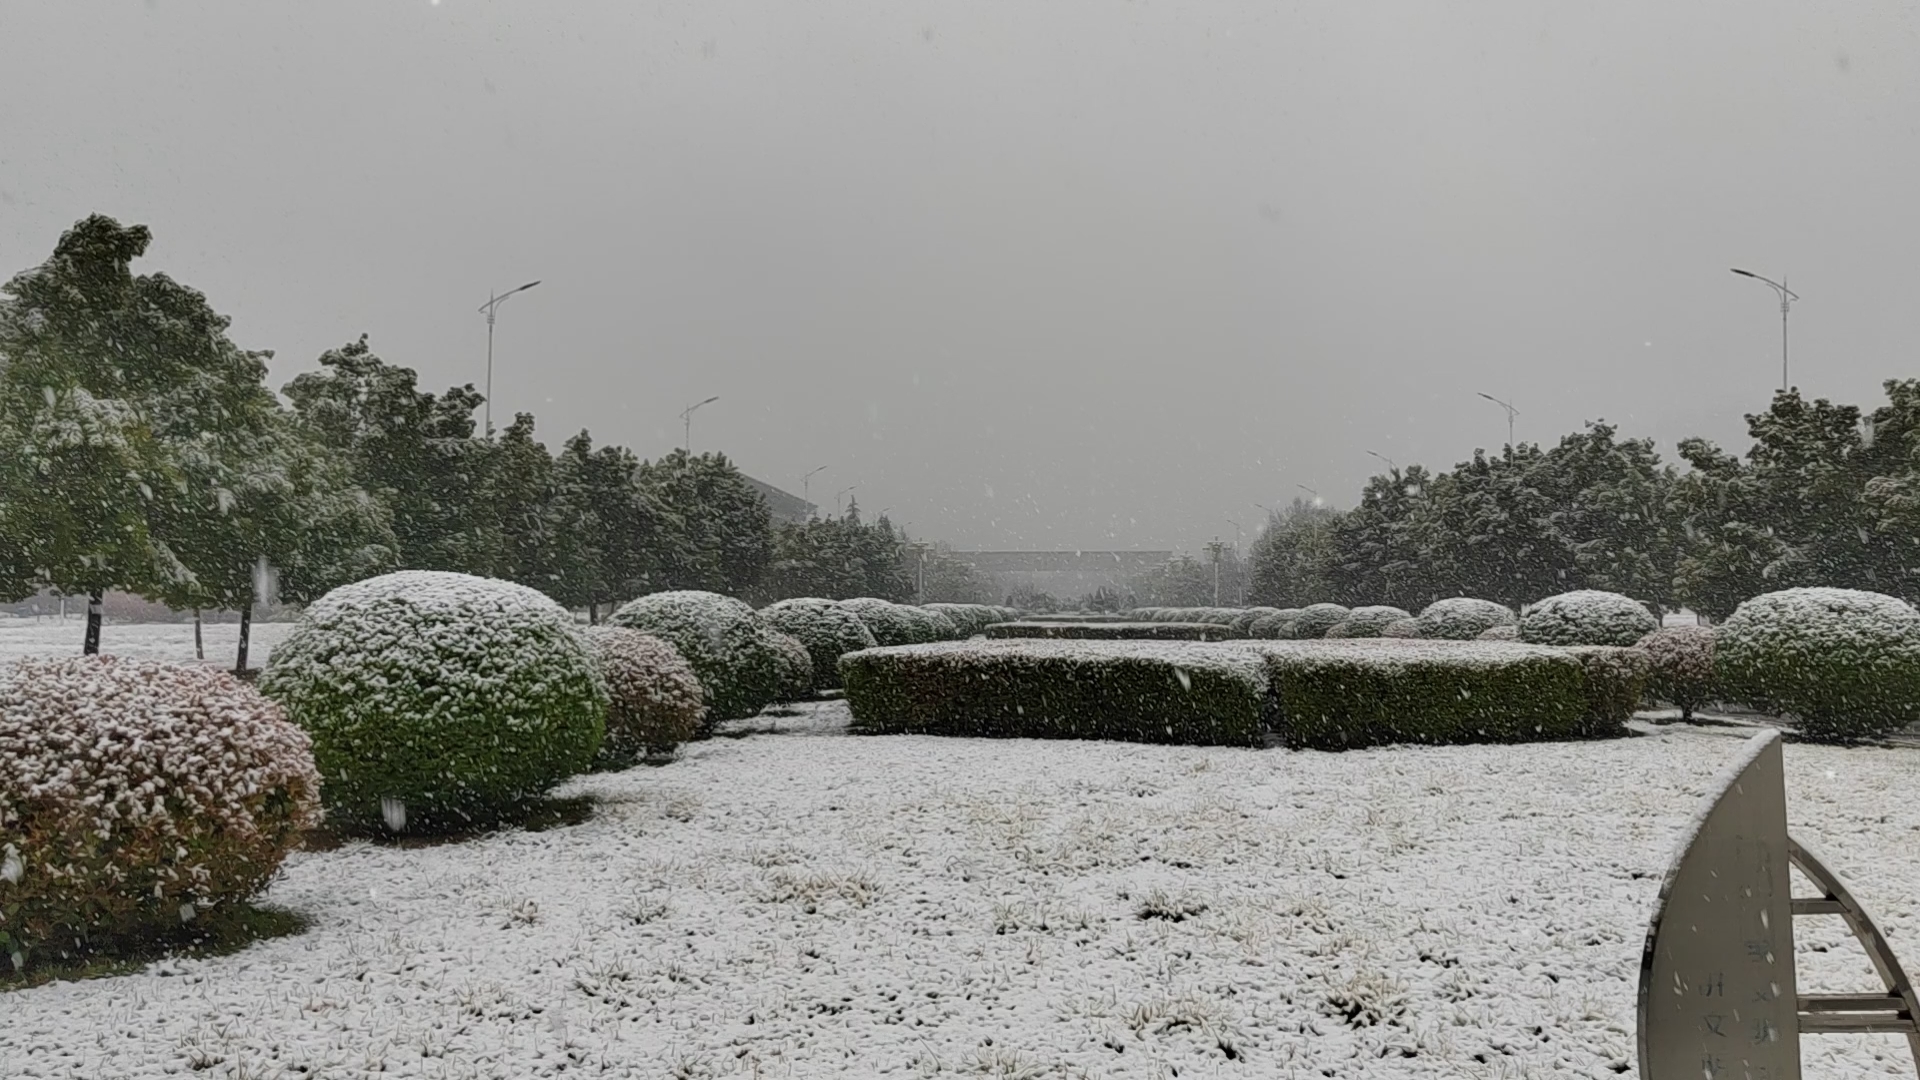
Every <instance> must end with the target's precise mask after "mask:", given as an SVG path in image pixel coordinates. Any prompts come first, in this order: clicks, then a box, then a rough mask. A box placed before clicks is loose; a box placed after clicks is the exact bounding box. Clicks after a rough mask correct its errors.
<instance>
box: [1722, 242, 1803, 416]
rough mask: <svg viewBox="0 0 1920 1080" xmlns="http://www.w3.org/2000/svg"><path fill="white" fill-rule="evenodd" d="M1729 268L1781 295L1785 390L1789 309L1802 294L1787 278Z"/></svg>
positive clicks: (1782, 380)
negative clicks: (1767, 276) (1795, 290)
mask: <svg viewBox="0 0 1920 1080" xmlns="http://www.w3.org/2000/svg"><path fill="white" fill-rule="evenodd" d="M1729 269H1731V270H1732V271H1733V272H1734V273H1736V274H1739V275H1740V276H1741V277H1750V278H1752V279H1753V280H1755V281H1758V282H1761V283H1762V284H1764V285H1766V286H1767V287H1768V288H1770V289H1772V290H1773V291H1774V292H1775V293H1778V294H1779V296H1780V389H1781V390H1785V389H1786V388H1787V309H1788V307H1790V306H1791V305H1792V304H1793V302H1794V301H1795V300H1798V299H1800V294H1799V293H1797V292H1794V291H1793V290H1792V289H1789V288H1787V280H1786V279H1785V278H1781V279H1780V280H1779V281H1774V280H1773V279H1771V278H1763V277H1761V276H1760V275H1759V274H1756V273H1754V272H1753V271H1751V270H1742V269H1740V268H1738V267H1729Z"/></svg>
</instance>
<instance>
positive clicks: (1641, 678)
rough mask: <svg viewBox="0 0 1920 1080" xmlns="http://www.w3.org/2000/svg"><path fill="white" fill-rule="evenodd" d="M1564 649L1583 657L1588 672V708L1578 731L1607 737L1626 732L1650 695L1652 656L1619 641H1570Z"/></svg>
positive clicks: (1582, 664) (1573, 655)
mask: <svg viewBox="0 0 1920 1080" xmlns="http://www.w3.org/2000/svg"><path fill="white" fill-rule="evenodd" d="M1562 651H1563V652H1565V653H1567V654H1568V655H1570V656H1572V657H1573V658H1574V659H1576V660H1578V661H1580V666H1581V667H1582V668H1583V669H1585V671H1586V676H1587V711H1586V714H1585V716H1584V717H1582V720H1581V725H1580V731H1579V734H1580V735H1582V736H1585V737H1587V738H1607V737H1609V736H1614V735H1624V734H1626V724H1627V721H1628V720H1631V719H1633V712H1634V710H1635V709H1638V708H1639V707H1640V702H1641V701H1642V700H1644V699H1645V698H1646V696H1647V678H1648V676H1649V675H1650V674H1651V673H1652V669H1653V658H1652V657H1650V656H1648V655H1647V654H1646V653H1644V652H1642V651H1641V650H1640V649H1638V648H1631V647H1625V646H1620V645H1570V646H1566V647H1564V648H1563V649H1562Z"/></svg>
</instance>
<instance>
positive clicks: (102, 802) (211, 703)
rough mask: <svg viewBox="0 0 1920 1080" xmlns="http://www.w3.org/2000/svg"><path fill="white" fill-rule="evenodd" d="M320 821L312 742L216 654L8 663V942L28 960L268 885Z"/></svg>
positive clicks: (4, 919) (188, 917) (0, 920)
mask: <svg viewBox="0 0 1920 1080" xmlns="http://www.w3.org/2000/svg"><path fill="white" fill-rule="evenodd" d="M319 822H320V775H319V773H318V772H317V771H316V770H315V768H314V761H313V751H312V744H311V742H309V740H308V738H307V735H306V733H305V732H303V731H301V730H300V729H299V728H298V727H296V726H295V725H294V724H292V723H291V722H289V721H288V720H287V718H286V717H285V715H284V714H282V713H281V711H280V707H279V706H277V705H275V704H274V703H273V702H271V701H269V700H267V699H266V698H265V697H263V696H261V695H260V693H259V692H258V691H256V690H254V689H253V688H252V687H250V686H248V685H246V684H245V683H243V682H241V681H240V680H238V679H236V678H234V677H233V676H232V675H229V674H227V673H225V672H222V671H216V670H214V669H212V668H207V667H189V666H185V665H176V664H163V663H157V662H154V661H149V660H131V659H126V658H122V657H115V656H82V657H66V658H59V659H31V660H22V661H19V662H17V663H14V664H11V665H7V666H5V667H0V956H5V957H7V958H8V959H10V960H11V961H12V963H13V965H14V966H15V967H16V968H18V967H23V966H25V964H27V963H28V962H29V960H30V959H33V958H38V957H59V956H63V955H65V956H73V955H78V954H81V953H85V952H88V951H91V950H93V949H94V948H96V947H99V946H101V945H104V944H110V943H111V942H112V940H114V939H117V938H124V937H126V936H128V935H131V934H134V933H139V932H143V931H150V930H153V929H156V928H162V927H178V926H180V925H181V924H182V923H185V922H191V921H193V919H194V918H195V917H196V915H197V914H198V913H200V912H202V911H205V910H207V909H209V908H212V907H213V906H215V905H218V904H228V903H235V902H238V901H243V900H245V899H247V898H248V897H251V896H254V895H256V894H258V893H259V892H260V891H261V890H262V889H263V888H265V886H266V885H267V883H268V881H269V880H271V879H272V877H273V875H274V873H275V872H276V871H277V870H278V869H279V868H280V863H281V860H282V859H284V858H285V857H286V855H287V853H288V852H289V851H291V850H292V849H293V847H294V846H295V845H296V844H297V843H298V842H299V838H300V833H301V832H302V830H305V829H309V828H313V827H315V826H317V825H318V824H319Z"/></svg>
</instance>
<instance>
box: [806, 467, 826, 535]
mask: <svg viewBox="0 0 1920 1080" xmlns="http://www.w3.org/2000/svg"><path fill="white" fill-rule="evenodd" d="M825 468H826V466H825V465H822V466H820V468H819V469H813V470H810V471H808V473H807V474H806V475H805V476H802V477H801V478H800V501H801V502H803V503H806V504H807V520H808V521H812V520H813V497H812V496H811V495H810V494H808V493H809V492H810V491H812V490H813V474H814V473H817V472H819V471H821V469H825Z"/></svg>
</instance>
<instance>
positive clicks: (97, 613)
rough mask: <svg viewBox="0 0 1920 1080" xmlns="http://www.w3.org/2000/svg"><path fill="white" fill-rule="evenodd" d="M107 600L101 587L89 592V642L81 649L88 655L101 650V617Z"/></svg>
mask: <svg viewBox="0 0 1920 1080" xmlns="http://www.w3.org/2000/svg"><path fill="white" fill-rule="evenodd" d="M106 602H107V598H106V596H105V595H103V594H102V592H101V590H99V589H95V590H93V592H91V593H88V594H87V643H86V645H85V646H83V647H82V648H81V650H80V651H81V652H82V653H83V654H85V655H87V656H93V655H95V654H96V653H98V652H99V651H100V617H101V615H102V614H103V613H104V611H105V609H106Z"/></svg>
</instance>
